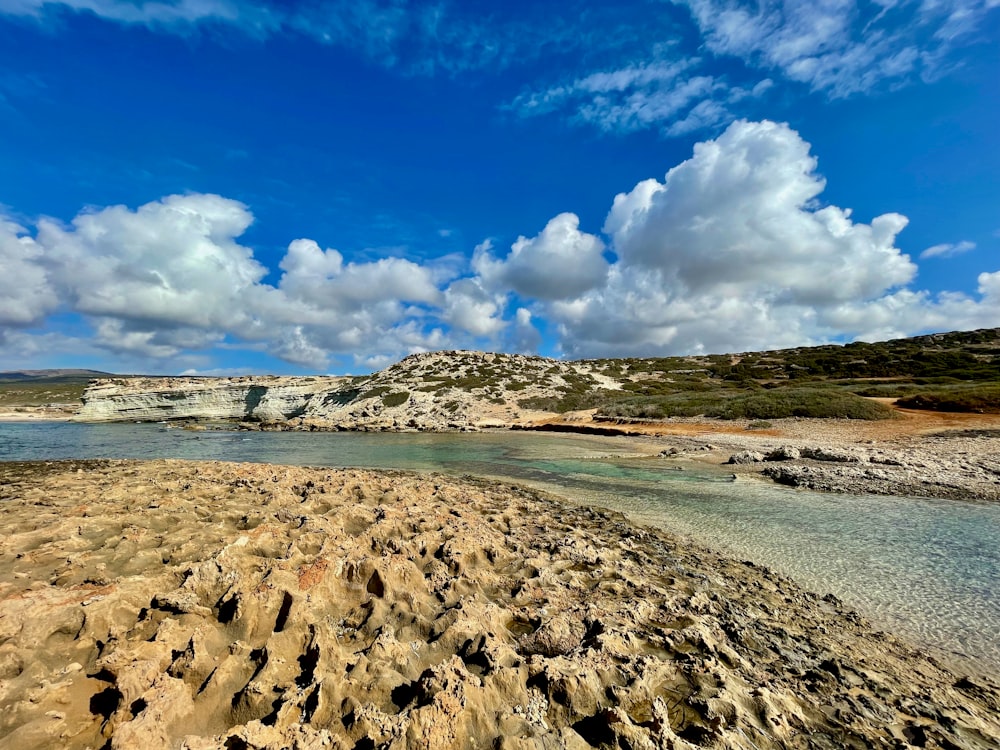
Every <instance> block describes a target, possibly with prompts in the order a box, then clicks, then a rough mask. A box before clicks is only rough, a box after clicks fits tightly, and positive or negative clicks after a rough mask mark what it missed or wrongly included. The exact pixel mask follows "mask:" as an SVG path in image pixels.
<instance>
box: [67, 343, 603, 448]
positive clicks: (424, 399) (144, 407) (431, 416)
mask: <svg viewBox="0 0 1000 750" xmlns="http://www.w3.org/2000/svg"><path fill="white" fill-rule="evenodd" d="M615 387H618V388H620V387H621V386H620V385H619V384H618V383H617V382H615V381H613V380H612V379H611V378H608V377H606V376H602V375H600V374H599V373H597V372H594V371H592V369H591V368H590V366H589V365H587V364H586V363H565V362H557V361H556V360H551V359H545V358H542V357H525V356H520V355H512V354H491V353H483V352H435V353H431V354H417V355H412V356H410V357H407V358H406V359H404V360H402V361H401V362H398V363H397V364H395V365H392V366H390V367H388V368H386V369H385V370H382V371H381V372H378V373H376V374H374V375H372V376H371V377H367V378H349V377H342V378H335V377H306V378H300V377H243V378H113V379H107V380H96V381H94V382H93V383H92V384H91V385H90V387H88V388H87V391H86V392H85V393H84V396H83V402H84V403H83V407H82V408H81V409H80V411H79V412H78V414H77V417H76V419H78V420H80V421H85V422H116V421H141V422H149V421H161V420H172V419H193V420H203V421H241V422H257V423H266V424H272V425H277V426H279V427H287V428H295V429H332V430H469V429H477V428H480V427H502V426H509V425H512V424H515V423H517V422H522V421H527V420H530V419H532V418H535V417H537V416H538V414H539V413H538V412H535V411H532V410H530V409H529V408H528V407H526V406H524V405H523V403H522V402H524V401H525V400H526V399H531V398H539V397H541V398H559V397H560V396H564V395H565V394H566V393H567V392H570V391H573V390H574V389H580V388H603V389H609V388H615Z"/></svg>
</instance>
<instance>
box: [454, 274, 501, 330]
mask: <svg viewBox="0 0 1000 750" xmlns="http://www.w3.org/2000/svg"><path fill="white" fill-rule="evenodd" d="M444 297H445V304H444V314H443V319H444V321H445V322H447V323H448V324H450V325H451V326H453V327H456V328H458V329H460V330H463V331H466V332H467V333H471V334H472V335H473V336H492V335H494V334H496V333H498V332H499V331H500V330H502V329H503V328H504V326H505V325H506V323H505V322H504V321H503V320H502V319H501V315H502V313H503V305H504V298H503V295H497V294H491V293H490V292H488V291H487V290H486V289H485V288H484V287H483V285H482V283H481V282H480V280H479V279H459V280H458V281H456V282H454V283H453V284H451V285H450V286H449V287H448V289H447V290H446V291H445V293H444Z"/></svg>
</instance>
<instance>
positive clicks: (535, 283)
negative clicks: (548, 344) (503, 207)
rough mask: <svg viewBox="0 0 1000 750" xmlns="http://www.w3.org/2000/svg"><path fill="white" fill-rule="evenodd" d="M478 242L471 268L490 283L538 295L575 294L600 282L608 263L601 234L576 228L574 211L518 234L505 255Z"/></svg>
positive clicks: (522, 292) (548, 296)
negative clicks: (500, 257)
mask: <svg viewBox="0 0 1000 750" xmlns="http://www.w3.org/2000/svg"><path fill="white" fill-rule="evenodd" d="M489 249H490V246H481V248H480V249H478V250H477V252H476V254H475V256H474V257H473V260H472V265H473V268H474V269H475V270H476V272H477V273H478V274H479V275H480V277H482V279H483V280H484V281H485V283H486V285H487V286H488V287H490V288H508V289H513V290H514V291H516V292H517V293H518V294H521V295H525V296H528V297H535V298H537V299H561V298H564V297H575V296H577V295H580V294H582V293H583V292H585V291H587V290H588V289H592V288H593V287H595V286H599V285H600V284H602V283H603V282H604V279H605V277H606V276H607V273H608V263H607V261H605V260H604V257H603V253H604V243H603V242H602V241H601V239H600V238H599V237H596V236H595V235H592V234H587V233H586V232H581V231H580V219H579V217H578V216H577V215H576V214H571V213H564V214H559V215H558V216H556V217H555V218H553V219H551V220H550V221H549V222H548V224H546V225H545V228H544V229H543V230H542V231H541V233H539V234H538V235H537V236H535V237H532V238H531V239H528V238H527V237H523V236H522V237H518V239H517V241H516V242H515V243H514V244H513V245H511V249H510V254H509V255H508V256H507V257H506V258H505V259H503V260H497V259H495V258H494V257H493V256H492V255H491V254H490V253H489Z"/></svg>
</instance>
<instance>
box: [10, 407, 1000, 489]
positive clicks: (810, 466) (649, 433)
mask: <svg viewBox="0 0 1000 750" xmlns="http://www.w3.org/2000/svg"><path fill="white" fill-rule="evenodd" d="M21 409H24V410H23V411H22V410H19V411H13V410H10V409H8V410H3V411H0V422H8V423H9V422H43V421H44V422H63V421H80V420H78V419H77V418H75V417H74V415H73V413H72V412H71V411H69V410H68V409H65V408H43V409H32V408H31V407H21ZM896 411H897V413H898V418H897V419H894V420H883V421H878V422H861V421H857V420H844V419H801V418H790V419H778V420H774V421H773V422H771V423H768V424H769V426H768V427H767V428H765V429H750V427H749V425H750V423H749V422H746V420H743V421H738V420H734V421H722V420H707V419H703V418H677V419H672V420H666V421H658V422H651V421H642V420H617V421H609V420H597V419H595V418H594V415H593V413H592V412H577V413H569V414H566V415H551V414H549V415H546V414H543V413H540V414H532V415H529V416H528V418H526V419H525V420H523V421H519V422H498V421H496V420H494V419H487V420H483V421H481V422H480V423H478V424H474V425H473V426H472V428H471V429H472V430H473V431H493V430H509V431H532V432H560V433H576V434H581V435H593V436H597V437H625V438H629V439H633V438H634V439H636V440H645V441H652V442H654V443H656V444H658V445H659V446H660V448H659V450H658V451H657V452H658V453H659V455H661V456H662V457H663V458H665V459H668V460H675V461H684V460H694V461H698V462H701V463H706V464H714V465H715V466H717V467H718V466H725V467H726V468H727V470H731V471H732V472H733V473H734V474H735V475H737V476H740V477H746V478H757V477H759V478H763V479H765V480H767V481H773V482H776V483H778V484H784V485H788V486H792V487H802V488H805V489H810V490H815V491H820V492H833V493H837V492H847V493H852V494H873V495H898V496H917V497H932V498H942V499H962V500H975V501H986V502H1000V415H995V414H985V415H980V414H949V413H940V412H921V411H916V410H903V409H897V410H896ZM122 421H124V422H128V421H129V420H122ZM96 423H97V422H94V424H96ZM173 423H174V424H176V425H177V426H178V427H180V426H186V427H188V428H189V429H205V428H206V427H207V428H208V429H211V428H212V427H213V425H214V424H219V423H218V422H217V421H216V422H215V423H211V421H206V420H198V419H187V420H180V419H179V420H176V421H174V422H173ZM101 424H105V422H101ZM106 424H114V422H107V423H106ZM225 424H226V426H227V427H229V428H230V429H234V430H251V431H253V430H266V431H303V430H309V431H318V432H322V431H327V430H329V431H342V430H343V429H345V428H343V427H339V428H327V430H324V429H323V428H322V426H319V425H307V424H302V423H301V422H300V421H296V420H286V421H283V422H274V423H259V422H252V423H251V422H238V421H234V422H226V423H225ZM356 429H357V430H358V431H365V432H370V431H373V430H374V431H387V432H427V431H440V432H467V431H469V429H470V428H463V429H454V428H448V427H447V426H446V425H442V426H441V428H440V429H438V430H426V429H424V430H413V429H405V428H386V427H383V428H373V427H372V426H370V425H358V426H357V428H356Z"/></svg>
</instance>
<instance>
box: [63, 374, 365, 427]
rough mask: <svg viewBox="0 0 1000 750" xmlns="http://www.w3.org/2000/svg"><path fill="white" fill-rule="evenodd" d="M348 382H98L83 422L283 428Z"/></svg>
mask: <svg viewBox="0 0 1000 750" xmlns="http://www.w3.org/2000/svg"><path fill="white" fill-rule="evenodd" d="M345 380H346V379H345V378H291V377H245V378H114V379H108V380H96V381H94V382H93V383H92V384H91V385H90V386H89V387H88V388H87V390H86V392H85V393H84V395H83V406H82V407H81V408H80V410H79V412H78V413H77V415H76V419H77V420H79V421H83V422H120V421H140V422H158V421H161V420H171V419H196V420H206V421H213V420H218V421H226V420H254V421H262V422H280V421H283V420H286V419H290V418H294V417H297V416H299V415H301V414H302V413H303V411H304V410H305V408H306V405H307V404H308V402H309V400H310V399H311V398H312V397H313V396H315V395H316V394H317V393H319V392H321V391H329V390H333V389H336V388H337V387H339V386H341V385H342V384H343V382H344V381H345Z"/></svg>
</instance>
